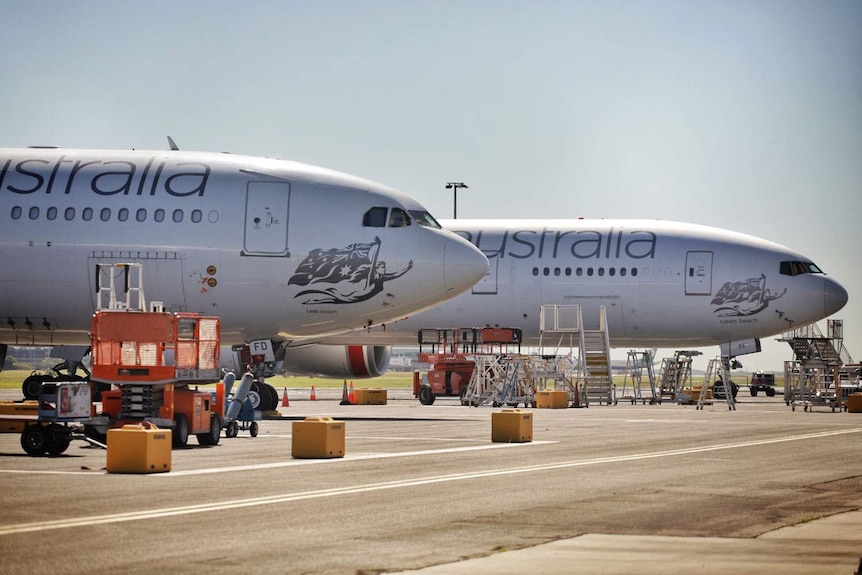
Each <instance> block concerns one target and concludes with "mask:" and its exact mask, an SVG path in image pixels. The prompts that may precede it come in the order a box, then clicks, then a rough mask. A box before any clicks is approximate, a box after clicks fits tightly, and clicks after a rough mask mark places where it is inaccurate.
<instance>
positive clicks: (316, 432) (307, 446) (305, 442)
mask: <svg viewBox="0 0 862 575" xmlns="http://www.w3.org/2000/svg"><path fill="white" fill-rule="evenodd" d="M291 455H292V456H293V457H294V458H296V459H330V458H335V457H344V422H343V421H333V420H332V418H331V417H306V418H305V420H303V421H294V422H293V438H292V439H291Z"/></svg>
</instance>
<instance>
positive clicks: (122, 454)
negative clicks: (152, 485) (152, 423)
mask: <svg viewBox="0 0 862 575" xmlns="http://www.w3.org/2000/svg"><path fill="white" fill-rule="evenodd" d="M172 435H173V434H172V432H171V430H170V429H157V428H149V429H148V428H145V427H143V426H142V425H124V426H123V428H122V429H109V430H108V455H107V465H106V467H107V470H108V473H164V472H166V471H170V470H171V438H172Z"/></svg>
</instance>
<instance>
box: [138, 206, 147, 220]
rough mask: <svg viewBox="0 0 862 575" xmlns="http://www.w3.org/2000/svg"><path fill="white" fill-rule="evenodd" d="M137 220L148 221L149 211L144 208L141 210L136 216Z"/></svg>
mask: <svg viewBox="0 0 862 575" xmlns="http://www.w3.org/2000/svg"><path fill="white" fill-rule="evenodd" d="M135 219H136V220H138V221H139V222H145V221H147V210H145V209H144V208H141V209H139V210H138V211H137V213H136V214H135Z"/></svg>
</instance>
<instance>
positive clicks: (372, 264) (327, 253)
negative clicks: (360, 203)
mask: <svg viewBox="0 0 862 575" xmlns="http://www.w3.org/2000/svg"><path fill="white" fill-rule="evenodd" d="M379 252H380V238H379V237H375V238H374V241H373V242H369V243H365V244H359V243H357V244H350V245H349V246H347V247H344V248H340V249H339V248H332V249H328V250H324V249H321V248H318V249H314V250H311V252H310V253H309V254H308V256H307V257H306V258H305V259H304V260H302V262H300V264H299V266H297V268H296V272H295V273H294V274H293V276H292V277H291V278H290V280H289V281H288V282H287V284H288V285H299V286H307V285H314V284H334V285H331V286H329V287H319V288H312V289H306V290H303V291H301V292H299V293H298V294H296V295H295V296H294V297H303V296H311V297H309V298H308V299H306V300H305V301H304V302H302V303H303V304H305V305H315V304H333V303H334V304H344V303H357V302H361V301H365V300H368V299H371V298H372V297H374V296H375V295H377V294H379V293H380V292H382V291H383V284H384V283H385V282H387V281H389V280H393V279H395V278H398V277H401V276H403V275H404V274H406V273H407V272H408V271H410V269H411V268H412V267H413V260H410V262H409V263H408V264H407V267H406V268H404V269H403V270H399V271H397V272H393V273H386V262H382V261H377V256H378V253H379Z"/></svg>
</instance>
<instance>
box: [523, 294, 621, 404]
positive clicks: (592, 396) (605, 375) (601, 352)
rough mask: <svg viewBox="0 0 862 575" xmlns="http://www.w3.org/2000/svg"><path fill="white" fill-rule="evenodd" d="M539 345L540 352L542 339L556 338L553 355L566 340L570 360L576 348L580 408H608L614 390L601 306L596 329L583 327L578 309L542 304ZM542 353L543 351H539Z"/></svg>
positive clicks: (542, 343)
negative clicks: (600, 406) (597, 406)
mask: <svg viewBox="0 0 862 575" xmlns="http://www.w3.org/2000/svg"><path fill="white" fill-rule="evenodd" d="M539 321H540V338H539V346H540V348H542V350H544V344H545V338H546V337H547V338H548V339H549V340H551V341H553V338H554V337H555V336H556V337H558V339H557V344H556V346H557V347H556V349H555V352H554V353H555V354H557V353H558V352H559V348H560V347H561V346H562V345H563V344H564V343H565V342H566V339H568V344H569V347H570V348H572V349H570V351H569V353H570V354H571V355H572V357H574V353H573V352H574V348H575V347H577V350H578V353H577V363H576V369H577V371H576V373H575V374H574V375H575V377H576V381H577V382H578V388H579V390H580V392H579V394H578V397H579V402H580V404H581V405H586V406H588V405H589V404H590V403H593V402H595V403H599V404H602V403H604V404H607V405H611V404H612V403H614V402H615V389H614V383H613V378H612V374H611V354H610V351H611V345H610V336H609V334H608V321H607V313H606V311H605V307H604V306H602V307H601V308H599V329H586V328H584V321H583V316H582V313H581V306H579V305H574V306H559V305H543V306H542V307H541V310H540V320H539ZM542 353H543V354H544V351H542Z"/></svg>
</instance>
